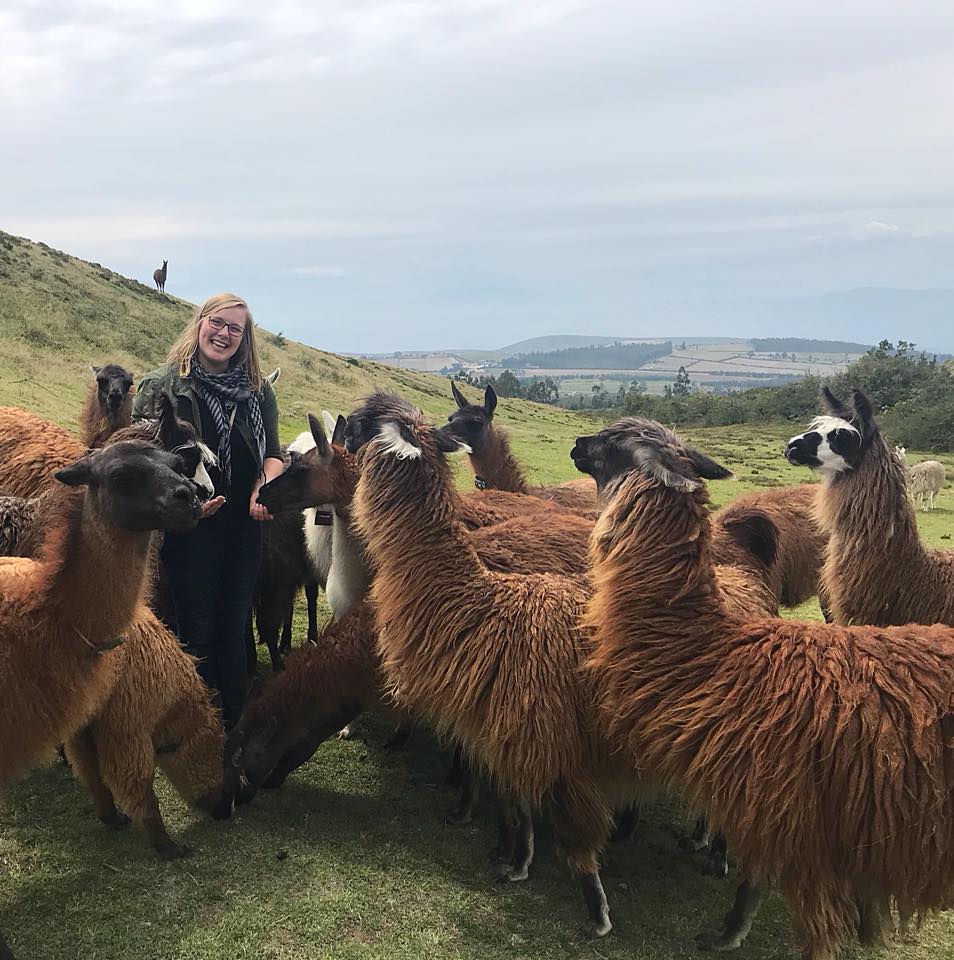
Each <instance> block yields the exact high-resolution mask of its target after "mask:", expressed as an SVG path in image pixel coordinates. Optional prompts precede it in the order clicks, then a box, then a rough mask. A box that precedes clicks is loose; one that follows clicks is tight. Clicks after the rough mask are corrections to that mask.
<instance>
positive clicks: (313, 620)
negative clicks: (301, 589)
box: [305, 583, 318, 643]
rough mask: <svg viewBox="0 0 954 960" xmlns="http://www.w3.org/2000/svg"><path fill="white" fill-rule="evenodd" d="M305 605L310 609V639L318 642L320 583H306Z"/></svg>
mask: <svg viewBox="0 0 954 960" xmlns="http://www.w3.org/2000/svg"><path fill="white" fill-rule="evenodd" d="M305 606H306V607H307V609H308V639H309V640H310V641H311V642H312V643H317V642H318V584H317V583H306V584H305Z"/></svg>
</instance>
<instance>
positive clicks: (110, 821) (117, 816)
mask: <svg viewBox="0 0 954 960" xmlns="http://www.w3.org/2000/svg"><path fill="white" fill-rule="evenodd" d="M99 819H100V821H102V822H103V823H104V824H106V826H107V827H109V829H110V830H122V829H124V828H125V827H128V826H129V824H130V823H131V822H132V821H131V820H130V819H129V817H127V816H126V814H125V813H120V812H119V811H118V810H111V811H110V812H109V813H103V814H100V817H99Z"/></svg>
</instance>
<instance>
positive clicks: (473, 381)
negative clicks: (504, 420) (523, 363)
mask: <svg viewBox="0 0 954 960" xmlns="http://www.w3.org/2000/svg"><path fill="white" fill-rule="evenodd" d="M454 379H455V380H459V381H461V382H462V383H469V384H470V385H471V386H473V387H479V388H480V389H482V390H483V389H484V388H485V387H487V386H488V385H490V386H492V387H493V388H494V390H495V391H496V392H497V396H498V397H517V398H518V399H521V400H532V401H533V402H534V403H549V404H555V403H557V402H558V401H559V399H560V385H559V384H558V383H557V382H556V381H555V380H554V379H553V378H552V377H533V378H524V379H522V380H521V379H520V377H518V376H517V375H516V374H515V373H514V372H513V371H512V370H504V371H503V372H502V373H501V374H500V375H499V376H484V375H480V374H474V373H469V372H460V373H457V374H455V376H454Z"/></svg>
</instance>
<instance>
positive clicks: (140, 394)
mask: <svg viewBox="0 0 954 960" xmlns="http://www.w3.org/2000/svg"><path fill="white" fill-rule="evenodd" d="M161 391H162V378H161V377H160V376H159V375H158V373H157V372H156V371H154V372H153V373H147V374H145V375H144V376H143V378H142V380H140V381H139V385H138V386H137V387H136V396H135V397H133V405H132V418H133V420H143V419H146V418H150V417H155V416H156V402H157V400H158V399H159V394H160V393H161Z"/></svg>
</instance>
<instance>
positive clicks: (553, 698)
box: [345, 394, 612, 936]
mask: <svg viewBox="0 0 954 960" xmlns="http://www.w3.org/2000/svg"><path fill="white" fill-rule="evenodd" d="M345 437H346V444H347V447H348V449H349V451H351V452H355V451H357V450H358V449H360V451H361V452H360V456H359V463H360V470H361V474H360V479H359V481H358V487H357V490H356V492H355V498H354V502H353V514H354V523H355V526H356V528H357V530H358V532H359V533H360V535H361V536H362V537H363V539H364V541H365V543H366V544H367V548H368V552H369V555H370V557H371V560H372V564H373V566H374V570H375V575H374V580H373V583H372V587H371V599H372V602H373V604H374V607H375V612H376V621H377V623H378V624H379V626H380V625H382V624H383V625H385V627H384V629H383V630H380V632H379V635H378V651H379V654H380V656H381V661H382V669H383V671H384V674H385V676H386V678H387V683H388V688H389V690H390V692H391V694H392V696H393V697H394V699H395V701H396V702H397V703H398V705H399V706H402V707H404V708H405V709H407V710H409V711H410V712H411V713H412V714H414V715H415V716H419V717H422V718H424V719H425V720H427V721H429V722H430V723H432V724H433V725H434V726H435V728H436V729H437V731H438V732H439V733H440V734H444V735H447V736H449V737H451V739H453V741H454V742H456V743H458V744H460V745H461V747H462V748H463V750H464V753H465V755H466V756H467V757H468V759H469V760H470V761H471V763H472V764H473V765H474V766H475V767H476V768H477V769H478V770H479V771H480V772H481V773H485V774H487V775H488V776H489V778H490V779H491V780H492V782H493V783H494V784H495V786H496V788H497V790H498V791H499V792H500V793H501V794H502V795H503V796H505V797H507V798H509V799H510V801H511V802H512V803H513V804H514V806H515V808H516V810H517V811H518V815H519V825H518V830H517V834H518V849H519V854H518V855H516V856H515V857H514V863H513V867H512V869H515V868H516V867H518V866H519V867H524V866H525V864H526V862H527V860H528V858H527V856H526V852H525V849H524V848H525V847H527V846H528V845H529V846H530V847H532V813H533V811H534V810H538V809H546V810H547V811H548V812H549V814H550V817H551V822H552V824H553V827H554V832H555V834H556V836H557V839H558V841H559V844H560V847H561V850H562V853H563V856H564V857H565V859H566V861H567V862H568V863H569V865H570V866H571V867H572V869H573V870H574V871H575V872H576V874H577V875H578V876H579V878H580V880H581V882H582V887H583V892H584V899H585V901H586V904H587V909H588V913H589V917H590V933H591V934H592V935H593V936H603V935H605V934H607V933H609V931H610V930H611V929H612V924H611V923H610V919H609V909H608V906H607V903H606V897H605V895H604V893H603V887H602V884H601V882H600V877H599V870H598V857H599V853H600V851H601V850H602V848H603V846H604V844H605V842H606V839H607V836H608V833H609V823H610V817H609V805H608V801H607V797H606V795H605V787H606V786H607V784H608V783H609V781H610V778H611V776H612V774H611V764H610V760H609V757H608V753H607V744H606V743H605V742H604V740H603V738H602V737H601V736H600V734H599V733H598V723H597V716H596V710H595V702H594V697H595V688H594V685H593V682H592V679H591V678H587V677H586V676H584V674H583V673H582V672H581V671H580V669H579V668H580V665H581V663H582V661H583V659H584V658H585V655H586V649H587V641H586V639H585V638H584V636H583V634H582V632H581V630H580V627H579V621H580V618H581V616H582V614H583V612H584V610H585V607H586V604H587V597H588V590H587V588H586V586H585V584H582V583H581V582H580V580H579V578H568V577H561V576H558V575H556V574H552V573H547V574H524V575H521V574H505V573H497V572H494V571H489V570H487V569H486V567H485V566H484V565H483V564H482V563H481V561H480V557H479V556H478V554H477V552H476V550H475V549H474V547H473V546H472V544H471V543H470V542H469V541H468V539H467V536H466V533H465V530H464V528H463V526H462V525H461V523H460V522H459V520H458V519H457V496H456V494H455V493H454V490H453V485H452V480H451V471H450V465H449V464H448V462H447V460H446V458H445V453H448V452H452V451H456V450H458V449H460V444H459V442H458V441H457V440H456V439H454V438H453V437H451V436H450V435H449V434H447V433H445V432H443V431H439V430H436V429H434V428H433V427H432V426H430V425H429V424H428V423H427V422H426V421H425V420H424V418H423V415H422V414H421V413H420V411H418V410H417V409H415V408H414V407H413V406H411V405H410V404H408V403H407V402H406V401H404V400H402V399H400V398H398V397H391V396H387V395H383V394H377V395H375V396H372V397H370V398H369V399H368V400H367V401H366V402H365V403H364V405H363V406H362V407H361V408H359V409H358V410H357V411H356V412H355V413H352V415H351V416H350V417H349V418H348V426H347V430H346V434H345ZM434 584H439V585H440V588H439V589H434ZM504 872H505V874H506V872H507V871H506V868H505V871H504ZM523 875H525V873H523Z"/></svg>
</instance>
